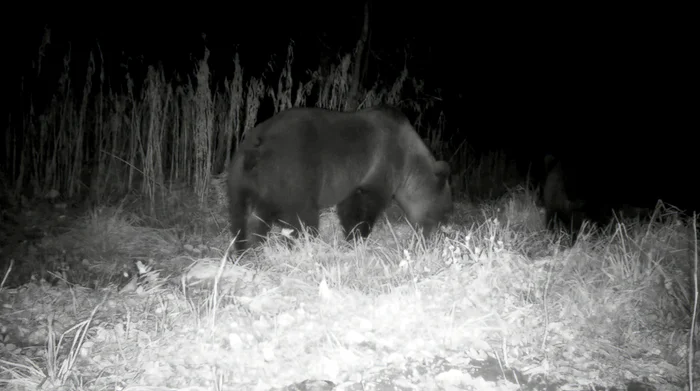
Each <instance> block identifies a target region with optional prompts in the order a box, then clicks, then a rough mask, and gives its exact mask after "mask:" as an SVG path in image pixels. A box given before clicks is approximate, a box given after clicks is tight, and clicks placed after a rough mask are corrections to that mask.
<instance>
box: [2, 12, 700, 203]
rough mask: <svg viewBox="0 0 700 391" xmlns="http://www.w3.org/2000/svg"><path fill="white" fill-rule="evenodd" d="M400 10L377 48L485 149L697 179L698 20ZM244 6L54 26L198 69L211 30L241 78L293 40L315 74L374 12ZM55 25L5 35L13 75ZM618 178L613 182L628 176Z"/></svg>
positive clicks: (217, 53) (378, 34)
mask: <svg viewBox="0 0 700 391" xmlns="http://www.w3.org/2000/svg"><path fill="white" fill-rule="evenodd" d="M257 3H259V4H257ZM396 4H399V3H396ZM401 4H402V5H401V7H402V8H396V7H395V6H394V4H393V3H389V2H378V1H375V2H374V5H373V8H372V16H371V17H372V19H371V24H372V49H373V50H376V51H377V52H381V51H391V50H394V51H397V50H398V51H402V50H403V47H404V44H405V43H406V42H410V43H411V45H412V47H413V48H414V50H415V56H416V57H415V58H414V62H413V65H414V67H413V71H414V74H420V76H422V77H423V78H424V79H425V80H426V81H427V82H428V83H430V85H431V86H436V87H441V88H442V89H443V97H444V105H445V110H446V112H447V115H448V121H449V124H450V125H451V126H452V127H454V128H459V129H460V131H461V132H463V133H466V134H467V137H468V139H469V140H470V141H472V142H473V143H475V144H478V145H481V146H482V147H483V148H505V149H507V150H509V151H510V152H511V153H515V154H517V155H527V156H532V157H533V158H534V159H539V158H540V156H541V155H542V154H543V153H544V152H545V151H553V152H559V153H560V154H564V153H571V154H575V153H578V155H579V156H586V157H588V159H589V160H590V157H591V155H594V156H597V157H607V158H608V160H605V161H604V162H600V161H599V162H597V163H592V164H599V165H604V166H609V165H610V164H611V162H613V161H614V162H616V163H617V164H620V167H623V169H622V172H624V173H625V174H624V176H626V177H628V180H629V181H639V180H641V179H644V178H646V177H652V178H655V179H654V180H655V181H656V183H657V185H656V186H658V187H665V188H673V189H674V190H673V191H674V192H678V191H679V190H680V189H681V188H683V186H685V185H683V184H681V183H692V182H693V181H694V179H691V178H695V175H696V174H695V171H696V169H695V167H694V165H692V162H694V161H695V157H694V156H692V155H691V154H692V153H693V150H694V149H695V148H696V146H697V142H695V141H694V138H695V137H694V134H695V133H697V121H692V122H690V121H689V120H688V117H689V116H688V114H689V113H690V110H691V108H694V106H696V105H693V106H691V99H690V97H691V96H693V92H695V91H697V82H696V80H697V78H696V77H692V78H691V73H690V70H691V69H692V70H693V72H692V75H693V76H695V75H696V74H697V69H700V68H698V67H697V65H698V63H697V60H695V59H694V54H695V52H697V50H695V49H693V47H695V48H696V47H697V40H694V41H692V43H693V44H694V45H695V46H693V45H691V40H692V39H693V38H692V37H693V34H691V32H690V28H689V27H688V26H689V25H688V24H686V23H685V22H684V20H683V18H684V14H687V11H684V10H682V9H678V10H671V9H670V8H669V9H663V10H662V9H639V8H636V9H634V8H620V9H612V8H611V7H609V6H606V8H600V9H593V8H590V9H584V8H576V9H575V8H573V7H570V8H568V9H565V8H551V7H550V8H542V9H534V8H530V9H522V8H518V9H509V8H502V9H492V10H489V11H488V12H485V10H483V9H476V8H473V7H474V6H471V5H466V6H465V5H463V4H461V3H447V2H445V3H444V4H453V5H450V6H445V5H444V4H442V7H441V3H440V2H430V4H431V7H425V6H424V5H422V4H421V3H416V4H417V6H415V7H412V6H410V5H409V3H406V2H402V3H401ZM236 7H238V5H231V7H230V10H223V9H217V8H215V7H205V6H201V7H199V8H202V9H203V11H202V10H189V9H188V10H184V11H185V12H187V16H188V18H184V17H183V16H184V15H182V14H181V15H179V16H180V17H179V18H178V17H176V16H172V15H168V14H165V13H164V14H162V15H160V16H159V17H158V18H153V17H152V16H150V15H148V14H147V13H141V14H138V15H136V16H134V15H130V17H128V18H126V17H120V11H119V10H114V13H110V12H111V11H110V12H101V13H100V17H99V18H98V20H97V21H93V22H86V20H89V19H86V18H84V17H80V18H74V20H70V19H67V18H63V17H54V18H52V19H54V22H53V23H51V25H52V29H53V36H54V43H55V44H58V43H60V42H61V41H65V40H71V41H72V42H73V45H74V50H75V51H79V50H85V49H86V48H89V47H91V46H92V45H94V41H95V39H98V40H99V42H100V44H101V47H102V50H103V51H104V52H105V55H106V56H110V54H114V55H117V54H118V53H120V52H121V51H122V50H125V51H127V52H128V53H133V54H142V55H146V56H147V58H148V59H152V60H153V59H160V60H163V61H164V62H165V63H168V64H177V63H184V62H186V63H188V64H191V61H190V53H195V54H196V55H197V56H200V53H201V50H202V44H201V43H202V38H201V33H202V32H205V33H206V34H207V45H208V47H209V49H210V50H211V51H212V60H213V61H215V63H214V64H213V65H212V67H213V69H214V71H215V72H225V69H228V66H229V64H230V58H231V57H232V53H234V52H235V51H238V52H240V53H241V58H242V61H243V62H244V66H246V69H247V70H248V69H249V70H250V72H254V71H253V69H256V68H260V67H261V66H263V65H264V64H265V63H266V62H267V61H268V59H269V56H270V53H272V52H277V53H279V54H278V55H280V56H283V55H284V53H285V50H286V47H287V44H288V42H289V41H288V40H289V38H290V37H293V38H294V39H295V42H296V48H297V49H296V50H297V53H298V54H297V58H298V60H297V61H301V62H303V61H308V62H309V64H310V65H313V66H314V67H315V66H316V63H315V61H317V58H318V54H317V53H318V51H319V50H320V47H321V46H320V44H319V39H318V37H319V36H322V37H323V39H324V41H325V42H326V44H328V45H330V46H332V47H333V48H334V49H336V48H344V49H345V50H347V49H349V48H351V47H352V46H353V45H354V43H355V40H356V39H357V35H358V33H359V29H360V26H361V23H362V3H361V2H358V3H357V4H353V5H344V4H342V3H338V4H336V5H329V3H326V4H324V5H323V6H321V5H320V3H319V4H318V5H317V4H314V3H308V5H307V6H306V8H304V9H295V8H293V6H291V5H286V6H282V7H283V8H280V6H274V7H273V4H271V3H268V2H255V3H249V4H247V5H246V7H247V8H246V9H240V8H236ZM392 7H393V8H392ZM465 7H472V8H465ZM190 11H191V12H190ZM203 12H208V13H209V15H203ZM122 13H123V12H122ZM109 15H113V19H112V20H109V19H107V18H108V17H109ZM124 15H126V14H124ZM44 20H50V19H35V20H30V21H28V22H27V23H24V24H23V27H20V28H17V27H13V26H11V25H5V26H3V37H4V39H5V40H6V42H4V46H5V47H6V49H9V50H10V51H12V52H14V53H20V54H21V56H20V58H25V61H24V62H22V61H15V62H13V63H12V64H11V66H12V67H15V68H17V67H22V66H24V65H26V58H27V56H33V55H35V53H36V47H37V46H36V43H37V42H38V41H39V39H40V36H41V26H42V25H43V24H44V23H43V21H44ZM56 21H57V22H56ZM17 36H21V37H22V38H21V39H16V38H15V37H17ZM389 65H391V64H389ZM402 65H403V64H396V68H397V69H400V68H401V67H402ZM16 73H17V72H12V73H11V74H16ZM5 93H7V91H6V92H5ZM692 103H696V102H695V101H692ZM693 155H694V154H693ZM629 167H635V169H634V170H631V171H630V170H628V169H627V168H629ZM619 170H620V169H617V170H609V171H610V172H611V174H610V175H611V176H622V175H620V174H619V173H618V172H617V171H619ZM669 170H670V171H669ZM669 172H673V173H674V175H670V174H669ZM674 178H677V179H674ZM676 188H677V189H676Z"/></svg>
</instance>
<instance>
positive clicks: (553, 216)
mask: <svg viewBox="0 0 700 391" xmlns="http://www.w3.org/2000/svg"><path fill="white" fill-rule="evenodd" d="M566 168H568V167H565V165H564V163H563V162H562V161H561V159H558V158H556V157H554V156H553V155H550V154H547V155H546V156H545V157H544V172H545V177H544V184H543V186H542V188H541V194H540V196H541V202H542V205H543V206H544V210H545V224H546V226H547V228H548V229H550V230H552V231H559V230H562V229H563V230H564V231H565V232H567V233H569V234H570V235H571V236H572V240H571V243H572V244H573V243H574V242H576V238H577V236H578V232H579V230H580V229H581V226H582V225H583V222H584V220H586V214H585V210H584V208H585V207H586V206H587V204H586V201H585V200H583V199H581V198H579V197H573V196H572V193H573V191H572V188H573V184H572V183H571V182H572V180H575V178H573V179H572V178H571V176H567V174H571V171H570V170H566Z"/></svg>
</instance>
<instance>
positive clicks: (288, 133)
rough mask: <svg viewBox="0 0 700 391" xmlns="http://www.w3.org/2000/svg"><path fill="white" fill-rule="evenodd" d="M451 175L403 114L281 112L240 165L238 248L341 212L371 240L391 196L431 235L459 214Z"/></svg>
mask: <svg viewBox="0 0 700 391" xmlns="http://www.w3.org/2000/svg"><path fill="white" fill-rule="evenodd" d="M449 174H450V168H449V165H448V164H447V163H446V162H444V161H436V160H435V158H434V157H433V155H432V154H431V153H430V151H429V150H428V148H427V147H426V145H425V144H424V143H423V141H422V140H421V138H420V137H419V136H418V134H417V132H416V131H415V129H414V128H413V126H412V125H411V123H410V122H409V120H408V119H407V118H406V116H405V115H404V114H403V113H402V112H401V111H399V110H398V109H396V108H393V107H388V106H381V107H375V108H370V109H364V110H360V111H356V112H340V111H331V110H326V109H321V108H292V109H288V110H285V111H282V112H280V113H278V114H276V115H274V116H273V117H272V118H270V119H268V120H266V121H264V122H262V123H260V124H259V125H257V126H256V127H255V128H253V129H251V130H250V131H248V133H247V134H246V136H245V137H244V140H243V141H242V142H241V144H240V145H239V147H238V149H237V150H236V152H235V153H234V156H233V159H232V160H231V163H230V166H229V169H228V178H227V179H228V183H227V186H228V197H229V214H230V224H231V227H230V229H231V233H232V234H233V235H234V236H235V237H236V240H235V243H234V251H235V252H240V251H242V250H245V249H246V248H250V247H252V246H253V245H254V244H256V243H257V242H258V241H259V240H260V238H262V237H265V236H266V235H267V234H268V232H269V230H270V228H271V225H272V223H277V222H278V221H281V222H283V223H285V224H288V225H290V226H291V227H292V228H294V229H295V234H296V233H298V232H299V231H300V230H301V228H302V226H303V227H305V228H307V229H310V232H312V233H313V234H317V233H318V225H319V211H320V209H322V208H326V207H330V206H333V205H336V207H337V214H338V217H339V220H340V224H341V226H342V227H343V229H344V230H345V233H346V234H347V235H348V238H351V237H352V236H353V235H356V234H358V233H359V235H361V236H362V237H367V236H368V235H369V234H370V232H371V230H372V227H373V225H374V223H375V221H376V220H377V218H378V217H379V215H380V213H382V212H383V211H384V210H385V208H387V207H388V206H389V204H390V202H391V200H392V199H395V200H396V201H397V203H398V204H399V206H400V207H401V208H402V209H403V210H404V212H405V213H406V215H407V217H408V220H409V222H410V223H412V224H413V225H414V226H415V227H416V228H422V230H423V234H425V235H428V234H429V233H430V232H432V230H433V229H434V228H435V227H436V225H437V224H439V223H440V222H442V221H443V220H444V219H445V217H446V215H447V214H448V213H449V212H451V210H452V195H451V189H450V185H449V183H448V178H449Z"/></svg>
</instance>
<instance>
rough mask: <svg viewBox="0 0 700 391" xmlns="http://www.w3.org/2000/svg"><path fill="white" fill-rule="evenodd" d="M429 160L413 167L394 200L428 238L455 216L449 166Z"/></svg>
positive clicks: (445, 163) (442, 162)
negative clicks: (453, 214) (440, 224)
mask: <svg viewBox="0 0 700 391" xmlns="http://www.w3.org/2000/svg"><path fill="white" fill-rule="evenodd" d="M426 160H427V159H426ZM426 160H423V161H422V162H421V163H420V164H415V165H413V167H412V169H411V170H410V171H409V172H408V173H407V178H406V182H405V185H404V186H403V187H402V188H401V189H399V191H398V192H397V193H396V197H395V198H396V201H397V202H398V203H399V205H401V208H402V209H403V210H404V211H405V212H406V214H407V215H408V219H409V221H410V222H411V224H415V225H418V226H420V227H421V228H423V234H424V235H426V236H428V235H430V234H431V233H432V231H433V230H434V229H435V227H436V226H437V225H438V224H439V223H441V222H443V221H444V220H445V219H446V217H447V215H448V214H449V213H451V212H452V210H453V202H452V189H451V188H450V183H449V180H448V178H449V177H450V166H449V165H448V164H447V162H445V161H434V160H432V159H430V160H428V161H426Z"/></svg>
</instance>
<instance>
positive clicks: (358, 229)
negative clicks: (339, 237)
mask: <svg viewBox="0 0 700 391" xmlns="http://www.w3.org/2000/svg"><path fill="white" fill-rule="evenodd" d="M388 204H389V198H388V197H385V196H382V195H381V193H379V192H375V191H371V190H368V189H362V188H358V189H356V190H355V191H353V192H352V194H350V195H349V196H348V197H347V198H345V199H344V200H342V201H341V202H340V203H338V205H337V213H338V219H339V220H340V225H341V226H342V227H343V230H344V231H345V234H346V235H347V236H346V237H347V239H348V240H352V239H353V238H354V237H355V236H356V235H357V234H359V235H360V236H361V237H362V238H367V237H368V236H369V234H370V232H372V228H374V224H375V222H376V221H377V218H378V217H379V214H380V213H381V212H382V211H383V210H384V209H385V208H386V206H387V205H388Z"/></svg>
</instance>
